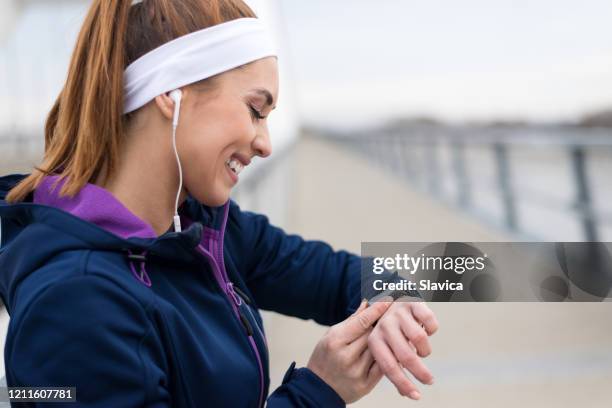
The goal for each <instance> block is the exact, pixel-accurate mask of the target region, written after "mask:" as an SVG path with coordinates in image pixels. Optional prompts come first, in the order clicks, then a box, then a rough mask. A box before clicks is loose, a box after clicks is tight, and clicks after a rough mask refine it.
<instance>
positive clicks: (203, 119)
mask: <svg viewBox="0 0 612 408" xmlns="http://www.w3.org/2000/svg"><path fill="white" fill-rule="evenodd" d="M206 86H207V85H204V88H203V89H199V90H198V88H197V87H198V85H194V86H192V87H188V88H187V89H186V90H185V91H184V94H183V103H182V104H181V114H180V121H179V125H178V128H177V136H176V138H177V139H176V140H177V141H176V143H177V149H178V152H179V155H180V158H181V164H182V168H183V186H184V188H185V189H186V190H187V192H188V193H189V194H191V195H192V196H193V197H194V198H195V199H197V200H198V201H200V202H201V203H203V204H206V205H209V206H220V205H223V204H224V203H225V202H226V201H227V200H228V199H229V195H230V191H231V189H232V187H234V186H235V185H236V183H237V182H238V179H239V177H240V176H239V174H240V172H241V171H245V169H244V168H245V167H246V166H248V164H249V163H250V161H251V159H252V158H253V157H254V156H260V157H267V156H269V155H270V154H271V152H272V146H271V144H270V135H269V134H268V125H267V117H268V115H269V114H270V112H271V111H272V110H273V109H274V108H275V107H276V103H277V100H278V67H277V62H276V58H274V57H268V58H263V59H260V60H257V61H255V62H252V63H250V64H248V65H245V66H243V67H240V68H238V69H234V70H231V71H228V72H225V73H223V74H221V75H219V76H217V77H215V78H213V81H211V82H210V86H209V87H208V88H209V89H207V88H206ZM246 171H248V169H246Z"/></svg>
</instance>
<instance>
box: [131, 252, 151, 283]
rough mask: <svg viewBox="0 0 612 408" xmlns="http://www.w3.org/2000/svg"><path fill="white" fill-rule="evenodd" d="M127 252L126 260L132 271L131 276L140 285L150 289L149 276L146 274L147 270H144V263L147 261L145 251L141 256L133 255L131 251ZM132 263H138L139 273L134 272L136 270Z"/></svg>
mask: <svg viewBox="0 0 612 408" xmlns="http://www.w3.org/2000/svg"><path fill="white" fill-rule="evenodd" d="M127 252H128V260H129V264H130V270H131V271H132V275H134V277H135V278H136V279H138V281H139V282H140V283H142V284H143V285H145V286H147V287H151V284H152V282H151V279H150V278H149V274H148V273H147V269H146V268H145V261H146V260H147V251H143V252H142V254H134V253H132V251H131V250H129V249H128V250H127ZM134 261H139V262H140V273H138V272H136V268H135V267H134Z"/></svg>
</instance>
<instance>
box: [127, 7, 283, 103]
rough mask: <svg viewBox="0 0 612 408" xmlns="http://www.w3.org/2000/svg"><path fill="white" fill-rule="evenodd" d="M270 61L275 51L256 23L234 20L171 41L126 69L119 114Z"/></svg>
mask: <svg viewBox="0 0 612 408" xmlns="http://www.w3.org/2000/svg"><path fill="white" fill-rule="evenodd" d="M270 56H277V53H276V48H275V47H274V45H273V43H272V38H271V36H270V35H269V34H268V31H267V30H266V28H265V26H264V24H263V23H262V22H261V21H260V20H259V19H257V18H250V17H249V18H239V19H236V20H231V21H228V22H225V23H221V24H218V25H215V26H212V27H208V28H205V29H203V30H199V31H195V32H193V33H190V34H187V35H184V36H182V37H179V38H176V39H174V40H172V41H170V42H167V43H165V44H163V45H161V46H159V47H157V48H155V49H153V50H152V51H150V52H148V53H147V54H145V55H143V56H142V57H140V58H138V59H137V60H136V61H134V62H133V63H131V64H130V65H129V66H128V67H127V68H126V69H125V72H124V74H123V89H124V109H123V113H129V112H132V111H135V110H136V109H138V108H140V107H142V106H144V105H146V104H147V103H148V102H149V101H151V100H152V99H154V98H155V97H156V96H158V95H162V94H164V93H166V92H169V91H172V90H174V89H177V88H180V87H181V86H185V85H189V84H192V83H194V82H198V81H201V80H203V79H206V78H209V77H211V76H214V75H217V74H220V73H222V72H225V71H229V70H230V69H233V68H236V67H239V66H241V65H244V64H248V63H249V62H253V61H256V60H258V59H261V58H265V57H270Z"/></svg>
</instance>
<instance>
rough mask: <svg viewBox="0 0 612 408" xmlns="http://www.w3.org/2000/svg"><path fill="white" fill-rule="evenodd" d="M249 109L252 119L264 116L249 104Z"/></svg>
mask: <svg viewBox="0 0 612 408" xmlns="http://www.w3.org/2000/svg"><path fill="white" fill-rule="evenodd" d="M249 110H250V111H251V116H252V117H253V119H254V120H261V119H265V118H266V117H265V116H263V115H262V114H261V112H259V111H258V110H257V109H255V108H254V107H253V106H251V105H249Z"/></svg>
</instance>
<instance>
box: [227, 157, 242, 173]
mask: <svg viewBox="0 0 612 408" xmlns="http://www.w3.org/2000/svg"><path fill="white" fill-rule="evenodd" d="M225 164H226V165H227V166H228V167H229V168H230V170H232V171H233V172H234V173H235V174H240V172H241V171H242V168H243V166H242V163H240V162H239V161H238V160H236V159H229V160H228V161H226V162H225Z"/></svg>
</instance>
